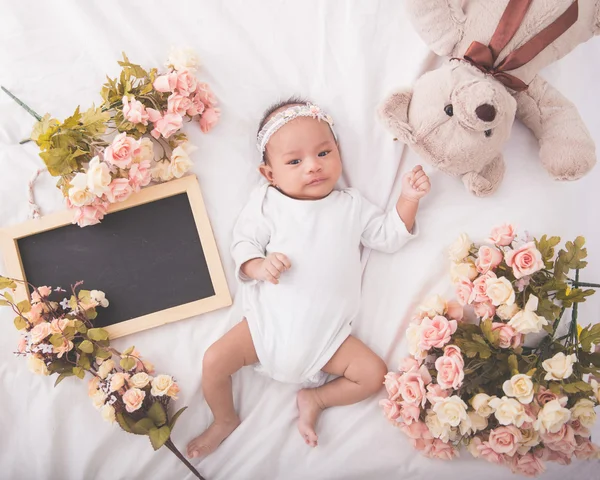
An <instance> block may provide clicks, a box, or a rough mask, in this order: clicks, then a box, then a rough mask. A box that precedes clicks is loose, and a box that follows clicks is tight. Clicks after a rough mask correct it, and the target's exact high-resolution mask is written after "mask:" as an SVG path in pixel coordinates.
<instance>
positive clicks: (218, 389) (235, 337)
mask: <svg viewBox="0 0 600 480" xmlns="http://www.w3.org/2000/svg"><path fill="white" fill-rule="evenodd" d="M257 361H258V358H257V357H256V351H255V350H254V344H253V343H252V337H251V336H250V330H249V329H248V322H247V321H246V319H244V320H242V322H240V323H238V324H237V325H236V326H235V327H233V328H232V329H231V330H229V332H227V333H226V334H225V335H224V336H223V337H221V338H220V339H219V340H217V341H216V342H215V343H213V344H212V345H211V346H210V347H209V349H208V350H207V351H206V353H205V354H204V360H203V361H202V392H203V393H204V398H206V403H208V406H209V407H210V409H211V411H212V413H213V415H214V418H215V419H214V421H213V423H212V424H211V425H210V427H208V429H206V431H204V433H202V434H201V435H199V436H198V437H196V438H194V439H193V440H192V441H191V442H190V443H189V444H188V446H187V454H188V456H189V457H199V456H203V455H208V454H209V453H212V452H213V451H215V450H216V448H217V447H218V446H219V445H220V444H221V442H222V441H223V440H225V439H226V438H227V437H228V436H229V435H230V434H231V432H233V431H234V430H235V429H236V428H237V427H238V425H239V424H240V419H239V417H238V416H237V413H236V412H235V410H234V408H233V395H232V392H231V375H232V374H234V373H235V372H237V371H238V370H239V369H240V368H242V367H243V366H245V365H252V364H253V363H256V362H257Z"/></svg>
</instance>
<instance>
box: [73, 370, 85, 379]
mask: <svg viewBox="0 0 600 480" xmlns="http://www.w3.org/2000/svg"><path fill="white" fill-rule="evenodd" d="M73 375H75V376H76V377H78V378H81V379H83V377H85V370H84V369H83V368H81V367H73Z"/></svg>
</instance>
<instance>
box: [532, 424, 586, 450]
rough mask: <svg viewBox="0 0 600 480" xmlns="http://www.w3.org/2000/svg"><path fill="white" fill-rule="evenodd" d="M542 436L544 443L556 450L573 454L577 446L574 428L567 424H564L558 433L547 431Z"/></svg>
mask: <svg viewBox="0 0 600 480" xmlns="http://www.w3.org/2000/svg"><path fill="white" fill-rule="evenodd" d="M540 436H541V438H542V441H543V442H544V445H545V446H546V447H548V448H549V449H551V450H554V451H555V452H561V453H564V454H566V455H572V454H573V452H574V451H575V448H576V447H577V443H576V441H575V432H574V431H573V428H572V427H571V426H569V425H567V424H564V425H563V426H562V427H561V428H560V430H559V431H558V432H556V433H551V432H549V431H547V432H544V433H542V434H541V435H540Z"/></svg>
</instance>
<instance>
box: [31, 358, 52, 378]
mask: <svg viewBox="0 0 600 480" xmlns="http://www.w3.org/2000/svg"><path fill="white" fill-rule="evenodd" d="M27 366H28V367H29V370H31V371H32V372H33V373H35V374H36V375H49V374H50V372H48V368H47V367H46V364H45V363H44V361H43V360H42V359H41V358H40V357H38V356H36V355H29V357H28V358H27Z"/></svg>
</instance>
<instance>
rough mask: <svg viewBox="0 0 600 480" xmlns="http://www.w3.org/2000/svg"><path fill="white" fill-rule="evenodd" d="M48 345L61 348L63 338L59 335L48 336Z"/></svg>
mask: <svg viewBox="0 0 600 480" xmlns="http://www.w3.org/2000/svg"><path fill="white" fill-rule="evenodd" d="M50 343H51V344H52V345H53V346H55V347H57V348H58V347H62V344H63V343H64V337H63V335H62V334H61V333H55V334H53V335H51V336H50Z"/></svg>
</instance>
